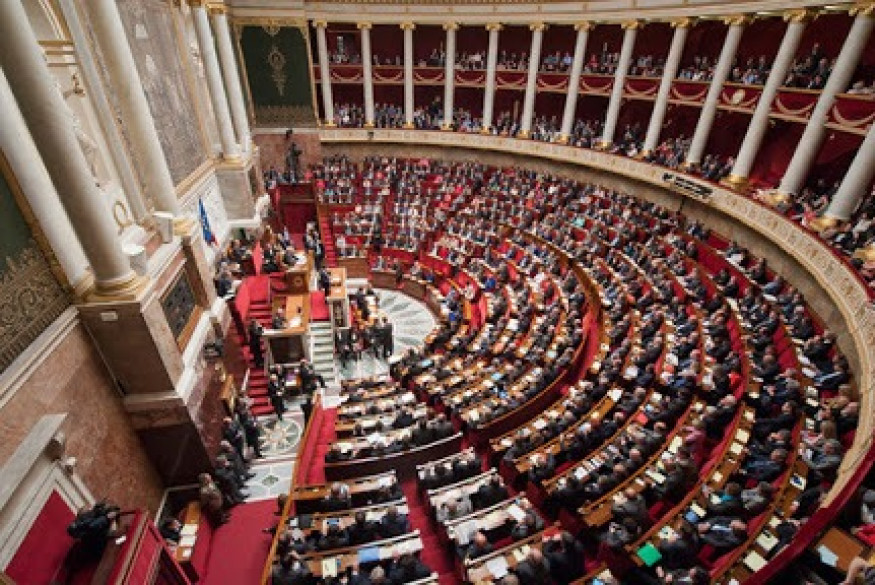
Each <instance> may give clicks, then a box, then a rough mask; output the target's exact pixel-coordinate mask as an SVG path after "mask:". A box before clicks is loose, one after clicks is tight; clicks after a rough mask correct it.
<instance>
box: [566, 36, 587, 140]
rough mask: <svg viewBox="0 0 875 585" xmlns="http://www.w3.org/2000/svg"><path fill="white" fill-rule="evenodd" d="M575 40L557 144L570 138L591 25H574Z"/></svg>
mask: <svg viewBox="0 0 875 585" xmlns="http://www.w3.org/2000/svg"><path fill="white" fill-rule="evenodd" d="M574 29H575V30H576V31H577V40H576V41H575V42H574V61H572V62H571V74H570V75H569V76H568V93H567V94H565V110H564V111H563V112H562V128H561V130H560V131H559V142H561V143H562V144H565V143H567V142H568V138H569V137H570V136H571V129H572V127H573V126H574V114H575V112H576V111H577V96H578V95H580V74H581V72H582V71H583V61H584V59H585V58H586V43H587V41H588V40H589V31H590V30H592V23H590V22H581V23H580V24H576V25H575V26H574Z"/></svg>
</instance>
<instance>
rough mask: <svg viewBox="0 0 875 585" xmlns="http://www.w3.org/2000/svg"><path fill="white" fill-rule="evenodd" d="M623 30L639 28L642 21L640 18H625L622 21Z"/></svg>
mask: <svg viewBox="0 0 875 585" xmlns="http://www.w3.org/2000/svg"><path fill="white" fill-rule="evenodd" d="M622 26H623V30H638V29H639V28H643V27H644V21H642V20H627V21H626V22H624V23H623V25H622Z"/></svg>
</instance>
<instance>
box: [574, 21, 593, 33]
mask: <svg viewBox="0 0 875 585" xmlns="http://www.w3.org/2000/svg"><path fill="white" fill-rule="evenodd" d="M594 28H595V24H594V23H593V22H592V21H589V20H584V21H583V22H578V23H577V24H575V25H574V30H576V31H585V32H589V31H591V30H592V29H594Z"/></svg>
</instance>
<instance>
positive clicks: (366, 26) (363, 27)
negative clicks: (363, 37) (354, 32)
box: [355, 22, 374, 30]
mask: <svg viewBox="0 0 875 585" xmlns="http://www.w3.org/2000/svg"><path fill="white" fill-rule="evenodd" d="M355 27H356V28H357V29H359V30H371V29H372V28H374V25H373V24H372V23H370V22H357V23H355Z"/></svg>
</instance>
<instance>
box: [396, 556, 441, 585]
mask: <svg viewBox="0 0 875 585" xmlns="http://www.w3.org/2000/svg"><path fill="white" fill-rule="evenodd" d="M429 575H431V571H429V569H428V567H426V566H425V564H424V563H423V562H422V561H420V560H419V559H417V558H416V557H415V556H413V555H411V554H403V555H401V556H400V557H399V558H398V560H397V561H394V562H393V563H392V564H391V565H390V567H389V581H390V582H391V584H392V585H404V583H410V582H412V581H418V580H420V579H425V578H426V577H428V576H429Z"/></svg>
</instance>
